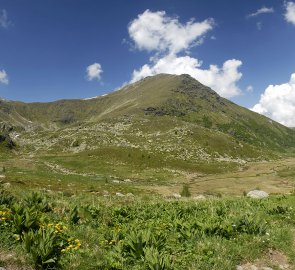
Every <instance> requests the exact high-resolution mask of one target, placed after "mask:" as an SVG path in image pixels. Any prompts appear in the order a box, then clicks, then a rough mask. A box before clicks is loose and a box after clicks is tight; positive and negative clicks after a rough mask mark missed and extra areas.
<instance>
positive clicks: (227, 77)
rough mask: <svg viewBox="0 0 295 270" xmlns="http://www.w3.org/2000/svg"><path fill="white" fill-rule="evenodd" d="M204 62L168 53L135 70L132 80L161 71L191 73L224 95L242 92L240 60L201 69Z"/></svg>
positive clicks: (231, 95)
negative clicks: (239, 69)
mask: <svg viewBox="0 0 295 270" xmlns="http://www.w3.org/2000/svg"><path fill="white" fill-rule="evenodd" d="M201 65H202V62H201V61H199V60H198V59H196V58H192V57H190V56H182V57H177V56H175V55H167V56H165V57H163V58H161V59H158V60H156V61H154V62H153V63H152V64H150V65H148V64H146V65H144V66H142V67H141V68H140V69H138V70H134V71H133V76H132V80H131V82H136V81H138V80H140V79H142V78H144V77H146V76H152V75H156V74H159V73H168V74H176V75H180V74H189V75H191V76H192V77H193V78H195V79H197V80H198V81H199V82H201V83H202V84H204V85H207V86H209V87H211V88H212V89H213V90H215V91H216V92H217V93H218V94H220V95H221V96H223V97H227V98H229V97H233V96H236V95H238V94H239V93H240V89H239V88H238V86H237V85H236V83H237V81H239V80H240V78H241V77H242V73H240V72H239V71H238V68H239V67H240V66H241V65H242V62H241V61H239V60H235V59H232V60H227V61H225V62H224V64H223V66H222V67H221V68H220V67H218V66H216V65H210V67H209V69H201V68H200V67H201Z"/></svg>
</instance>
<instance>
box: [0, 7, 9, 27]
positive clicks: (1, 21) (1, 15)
mask: <svg viewBox="0 0 295 270" xmlns="http://www.w3.org/2000/svg"><path fill="white" fill-rule="evenodd" d="M10 24H11V22H10V21H9V20H8V15H7V11H6V10H5V9H2V10H1V11H0V27H1V28H5V29H7V28H8V27H9V26H10Z"/></svg>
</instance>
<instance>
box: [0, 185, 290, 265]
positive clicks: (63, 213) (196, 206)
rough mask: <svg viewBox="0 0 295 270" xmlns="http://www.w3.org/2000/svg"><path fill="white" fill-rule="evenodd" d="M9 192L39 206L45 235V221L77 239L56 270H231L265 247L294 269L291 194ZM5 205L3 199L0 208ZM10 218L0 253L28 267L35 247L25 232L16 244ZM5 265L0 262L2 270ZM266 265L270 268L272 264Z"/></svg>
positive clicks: (25, 204) (21, 201) (3, 230)
mask: <svg viewBox="0 0 295 270" xmlns="http://www.w3.org/2000/svg"><path fill="white" fill-rule="evenodd" d="M14 192H15V196H16V197H17V198H18V199H15V202H16V203H17V204H19V205H23V207H25V208H26V207H29V205H30V207H31V206H33V207H35V209H39V210H37V212H38V215H39V217H38V218H40V220H43V221H42V224H43V226H45V231H46V233H50V232H47V230H50V229H49V228H48V229H46V228H47V227H46V226H48V224H51V223H52V224H57V223H61V224H63V225H64V226H66V227H67V229H66V230H64V231H63V234H62V235H64V237H66V238H71V239H79V240H80V242H81V244H82V245H81V248H79V249H77V250H69V251H65V252H64V253H62V254H61V255H60V258H59V259H58V263H56V265H58V267H57V268H58V269H221V270H222V269H226V270H229V269H236V265H238V264H243V263H245V262H254V261H255V260H256V259H260V258H262V257H263V256H264V254H266V253H267V252H268V250H269V249H272V250H276V251H278V252H280V253H282V254H284V255H285V256H287V258H288V260H289V264H290V265H293V266H294V264H295V261H294V258H295V253H294V249H293V247H292V245H293V241H294V229H295V223H294V220H295V211H294V208H293V207H294V205H295V196H294V195H289V196H272V197H270V198H269V199H265V200H261V201H260V200H251V199H248V198H243V197H239V198H222V199H207V200H206V201H193V200H185V201H174V202H173V201H172V202H167V201H165V200H163V199H161V198H159V197H155V196H151V197H149V198H148V199H147V198H146V197H135V198H117V197H108V198H103V197H97V196H94V195H91V194H89V195H87V196H85V195H83V196H81V195H79V194H78V193H77V194H73V195H72V196H71V197H67V196H64V195H62V194H58V193H52V194H48V193H42V194H41V198H42V203H41V199H40V200H39V201H38V199H36V198H38V197H36V196H35V199H34V197H32V195H30V196H29V195H28V192H23V191H20V190H15V191H14ZM3 196H6V197H8V196H9V195H8V194H7V193H6V194H5V195H3V194H2V198H3ZM25 198H28V199H25ZM28 203H30V204H28ZM11 207H12V206H11V203H9V202H8V203H7V202H6V205H4V204H3V200H2V205H1V208H2V209H5V211H7V210H9V209H12V208H11ZM48 207H49V208H48ZM42 209H44V210H42ZM45 209H46V211H45ZM74 209H77V211H76V210H74ZM11 211H14V210H11ZM73 211H76V212H73ZM74 217H75V218H74ZM11 219H12V217H8V219H7V220H6V221H5V223H6V225H5V226H4V225H3V222H2V223H1V224H2V225H1V226H0V228H1V230H0V234H1V239H6V240H5V241H6V242H5V244H4V246H3V247H2V248H1V252H7V253H9V252H15V253H17V254H18V256H20V258H24V259H25V262H24V264H27V265H29V264H33V263H34V260H33V257H34V256H35V255H34V254H35V253H36V252H37V254H39V253H40V252H41V250H39V251H38V249H37V251H36V250H34V251H28V249H23V248H22V246H23V245H24V244H23V243H24V240H25V239H26V238H25V237H26V231H25V232H24V238H23V236H22V235H21V239H20V241H16V240H15V239H16V237H14V236H13V231H14V230H15V226H16V225H15V223H14V222H13V221H12V220H11ZM32 219H34V217H33V216H32ZM38 220H39V219H38ZM37 230H38V228H33V227H32V229H29V231H32V233H31V234H32V235H33V236H32V237H40V236H38V234H37V233H35V232H37ZM44 237H45V236H44ZM38 239H39V240H37V238H36V240H35V241H36V242H35V245H37V244H36V243H39V244H38V245H43V244H44V243H43V242H42V241H43V240H42V239H43V238H42V237H41V240H40V238H38ZM38 241H39V242H38ZM44 241H45V240H44ZM51 244H52V245H53V244H54V243H51ZM67 245H68V244H63V247H64V248H66V247H67ZM8 247H10V249H8ZM57 249H58V248H57ZM31 252H34V254H31ZM56 252H57V251H56ZM33 255H34V256H33ZM40 256H41V255H40ZM0 258H1V257H0ZM9 263H10V262H9V261H2V265H4V267H5V266H8V265H9ZM266 264H267V265H265V266H269V267H272V266H273V265H271V262H267V263H266ZM51 267H53V266H52V264H51ZM157 267H158V268H157ZM40 269H47V268H46V267H45V266H43V268H42V267H41V268H40ZM51 269H52V268H51Z"/></svg>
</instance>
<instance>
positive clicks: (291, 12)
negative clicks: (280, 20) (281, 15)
mask: <svg viewBox="0 0 295 270" xmlns="http://www.w3.org/2000/svg"><path fill="white" fill-rule="evenodd" d="M285 7H286V13H285V19H286V21H287V22H289V23H292V24H294V25H295V3H294V2H287V3H286V5H285Z"/></svg>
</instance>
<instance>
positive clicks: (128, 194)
mask: <svg viewBox="0 0 295 270" xmlns="http://www.w3.org/2000/svg"><path fill="white" fill-rule="evenodd" d="M126 196H127V197H134V195H133V194H132V193H127V194H126Z"/></svg>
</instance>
